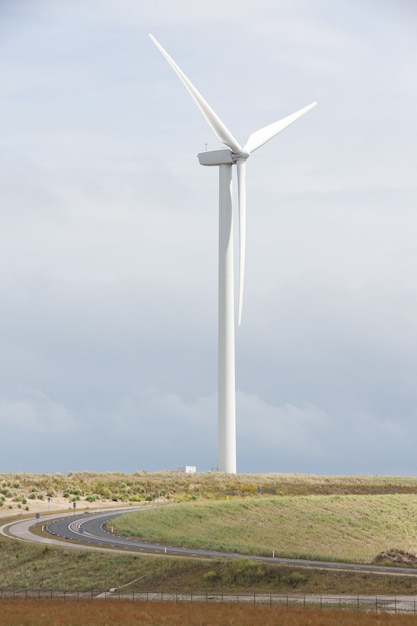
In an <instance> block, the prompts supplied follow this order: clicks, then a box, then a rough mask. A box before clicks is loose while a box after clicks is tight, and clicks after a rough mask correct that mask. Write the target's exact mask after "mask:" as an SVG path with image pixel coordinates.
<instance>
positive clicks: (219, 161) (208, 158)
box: [197, 148, 249, 166]
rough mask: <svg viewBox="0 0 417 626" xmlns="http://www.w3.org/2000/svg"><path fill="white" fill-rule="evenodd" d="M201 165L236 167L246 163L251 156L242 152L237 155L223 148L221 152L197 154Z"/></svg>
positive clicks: (213, 151) (207, 151)
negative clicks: (240, 163)
mask: <svg viewBox="0 0 417 626" xmlns="http://www.w3.org/2000/svg"><path fill="white" fill-rule="evenodd" d="M197 156H198V160H199V161H200V165H208V166H212V165H236V164H237V163H239V162H241V161H246V159H247V158H248V157H249V154H247V153H246V152H242V153H240V154H235V153H234V152H232V151H231V150H229V149H228V148H221V149H220V150H206V151H205V152H200V153H199V154H197Z"/></svg>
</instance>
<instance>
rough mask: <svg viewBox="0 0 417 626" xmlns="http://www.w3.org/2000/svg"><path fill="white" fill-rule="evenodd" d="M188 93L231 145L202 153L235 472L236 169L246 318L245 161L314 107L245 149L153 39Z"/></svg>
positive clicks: (222, 399)
mask: <svg viewBox="0 0 417 626" xmlns="http://www.w3.org/2000/svg"><path fill="white" fill-rule="evenodd" d="M149 36H150V38H151V40H152V41H153V43H154V44H155V45H156V47H157V48H158V49H159V50H160V52H161V53H162V54H163V56H164V57H165V58H166V60H167V61H168V63H169V64H170V65H171V67H172V69H173V70H174V71H175V72H176V74H177V75H178V76H179V78H180V79H181V81H182V82H183V84H184V85H185V87H186V88H187V89H188V91H189V92H190V94H191V96H192V98H193V99H194V101H195V102H196V104H197V106H198V108H199V109H200V111H201V112H202V114H203V115H204V117H205V118H206V120H207V122H208V123H209V125H210V126H211V128H212V130H213V131H214V133H215V135H216V136H217V138H218V139H219V140H220V141H221V142H222V143H223V144H225V145H226V146H227V148H223V149H221V150H209V151H206V152H201V153H200V154H199V155H198V159H199V161H200V163H201V165H210V166H213V165H215V166H217V167H218V168H219V186H220V189H219V305H218V306H219V322H218V323H219V330H218V333H219V334H218V341H219V344H218V470H219V471H221V472H228V473H230V474H235V473H236V401H235V394H236V392H235V321H234V276H233V225H232V165H236V167H237V179H238V201H239V308H238V324H239V325H240V322H241V318H242V298H243V281H244V268H245V240H246V159H247V158H248V157H249V155H250V154H252V152H254V151H255V150H257V149H258V148H260V147H261V146H263V145H264V144H265V143H266V142H267V141H269V140H270V139H272V138H273V137H275V135H277V134H278V133H280V132H281V131H282V130H284V128H287V126H289V125H290V124H292V123H293V122H295V120H298V118H299V117H301V116H302V115H304V114H305V113H307V111H310V109H312V108H313V107H315V106H316V104H317V103H316V102H312V103H311V104H309V105H308V106H306V107H304V108H302V109H300V110H299V111H296V112H295V113H292V114H291V115H288V116H287V117H284V118H283V119H281V120H279V121H278V122H274V123H273V124H270V125H269V126H265V127H264V128H261V129H260V130H257V131H256V132H254V133H252V135H250V137H249V139H248V141H247V142H246V144H245V145H244V146H243V147H242V146H241V145H240V144H239V142H238V141H236V139H235V138H234V137H233V135H232V133H231V132H230V131H229V130H228V128H226V126H225V125H224V124H223V122H222V121H221V120H220V119H219V117H218V116H217V115H216V113H215V112H214V111H213V109H212V108H211V107H210V105H209V104H208V103H207V102H206V101H205V100H204V98H203V96H202V95H201V94H200V93H199V91H197V89H196V88H195V87H194V85H193V84H192V83H191V81H190V80H189V79H188V78H187V77H186V76H185V74H184V73H183V72H182V71H181V69H180V68H179V67H178V65H177V64H176V63H175V61H174V60H173V59H172V58H171V57H170V56H169V54H168V53H167V52H166V50H164V48H163V47H162V46H161V44H160V43H159V42H158V41H157V40H156V39H155V37H153V36H152V35H149Z"/></svg>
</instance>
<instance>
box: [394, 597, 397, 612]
mask: <svg viewBox="0 0 417 626" xmlns="http://www.w3.org/2000/svg"><path fill="white" fill-rule="evenodd" d="M396 612H397V596H395V599H394V613H396Z"/></svg>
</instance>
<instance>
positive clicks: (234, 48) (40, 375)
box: [0, 0, 417, 475]
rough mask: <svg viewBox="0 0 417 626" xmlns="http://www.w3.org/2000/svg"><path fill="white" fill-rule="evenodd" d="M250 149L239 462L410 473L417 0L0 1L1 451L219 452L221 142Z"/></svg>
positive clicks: (22, 467) (22, 459)
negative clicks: (280, 123)
mask: <svg viewBox="0 0 417 626" xmlns="http://www.w3.org/2000/svg"><path fill="white" fill-rule="evenodd" d="M149 32H151V33H153V34H154V35H155V37H156V38H157V39H158V40H159V41H160V42H161V44H162V45H163V46H164V47H165V48H166V49H167V50H168V52H169V53H170V54H171V55H172V56H173V58H174V59H175V60H176V62H177V63H178V64H179V66H180V67H181V68H182V69H183V71H184V72H185V73H186V74H187V75H188V76H189V78H190V79H191V80H192V81H193V82H194V84H195V85H196V86H197V88H198V89H199V90H200V91H201V92H202V93H203V95H204V96H205V97H206V99H207V100H208V101H209V103H210V104H211V105H212V107H213V108H214V110H215V111H216V112H217V113H218V115H219V116H220V117H221V118H222V119H223V121H224V122H225V123H226V125H227V126H228V127H229V128H230V130H231V132H232V133H233V135H234V136H235V137H236V138H237V139H238V141H239V142H241V143H244V142H245V141H246V139H247V138H248V136H249V134H250V133H251V132H253V131H254V130H257V129H258V128H260V127H262V126H265V125H266V124H269V123H271V122H273V121H275V120H277V119H280V118H281V117H284V116H286V115H288V114H289V113H292V112H293V111H295V110H297V109H299V108H301V107H302V106H304V105H306V104H308V103H310V102H312V101H314V100H317V101H318V106H317V107H316V108H315V109H314V110H313V111H311V112H309V113H308V114H307V115H306V116H305V117H303V118H302V119H301V120H299V121H298V122H296V123H295V124H294V125H293V126H291V127H290V128H289V129H287V130H286V131H285V132H284V133H282V134H281V135H279V136H278V137H276V138H275V139H274V140H273V141H272V142H270V143H268V144H267V145H265V146H264V147H263V148H261V149H260V150H259V151H257V152H256V153H255V154H254V155H253V156H252V157H251V158H250V160H249V161H248V168H247V169H248V189H247V193H248V215H247V220H248V225H247V228H248V231H247V256H246V285H245V300H244V309H243V320H242V326H241V327H240V328H239V329H238V331H237V336H236V386H237V433H238V439H237V443H238V446H237V465H238V471H239V472H256V473H258V472H259V473H260V472H285V473H286V472H299V473H312V474H333V475H334V474H410V475H413V474H416V472H417V460H416V458H417V457H416V442H417V384H416V382H417V182H416V181H417V178H416V171H417V81H416V67H417V38H416V32H417V5H416V3H415V1H414V0H337V1H335V0H257V1H256V2H255V1H254V0H250V1H245V0H229V1H228V2H224V0H212V1H211V2H206V1H204V2H203V1H201V0H176V1H175V2H172V1H171V0H153V1H152V2H137V1H135V0H72V1H71V2H64V1H56V0H18V1H17V2H16V1H12V0H3V1H2V2H1V3H0V76H1V82H0V189H1V194H0V290H1V307H0V442H1V448H0V450H1V453H0V472H14V471H27V472H37V471H41V472H68V471H70V470H71V471H76V470H80V471H82V470H97V471H112V470H120V471H126V472H131V471H135V470H149V471H156V470H160V469H175V468H177V467H178V466H180V465H196V466H197V469H198V470H200V471H205V470H209V469H212V468H215V467H216V465H217V399H216V393H217V245H218V173H217V171H216V168H203V167H201V166H200V165H199V163H198V160H197V158H196V155H197V153H198V152H199V151H201V150H204V148H205V145H206V144H207V146H208V148H209V149H210V148H217V147H219V143H218V141H217V139H216V138H215V136H214V135H213V133H212V131H211V129H210V128H209V127H208V125H207V123H206V121H205V120H204V118H203V117H202V116H201V114H200V112H199V111H198V109H197V107H196V106H195V104H194V102H193V101H192V99H191V98H190V96H189V94H188V93H187V92H186V90H185V89H184V87H183V85H182V84H181V83H180V81H179V80H178V78H177V76H176V75H175V74H174V73H173V71H172V69H171V68H170V67H169V65H168V64H167V63H166V61H165V59H164V58H163V57H162V56H161V54H160V52H159V51H158V50H157V49H156V48H155V46H154V45H153V44H152V42H151V41H150V39H149V37H148V33H149Z"/></svg>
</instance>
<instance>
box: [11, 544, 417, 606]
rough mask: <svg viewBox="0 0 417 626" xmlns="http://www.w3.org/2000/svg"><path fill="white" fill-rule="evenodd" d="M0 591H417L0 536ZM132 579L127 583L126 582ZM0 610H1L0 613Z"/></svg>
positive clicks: (409, 580)
mask: <svg viewBox="0 0 417 626" xmlns="http://www.w3.org/2000/svg"><path fill="white" fill-rule="evenodd" d="M0 563H1V567H0V589H32V590H35V589H42V590H49V589H54V590H65V591H95V592H97V593H100V592H102V591H106V590H107V591H108V590H110V589H112V588H116V589H119V588H121V587H122V586H124V585H127V586H124V587H123V589H121V591H125V592H126V593H132V592H143V591H154V592H156V591H158V592H160V591H163V592H164V593H242V594H245V593H270V594H293V593H306V594H307V593H317V594H324V593H337V594H370V595H377V594H383V593H384V594H390V595H393V594H396V595H407V594H417V578H414V577H408V576H379V575H371V574H366V573H360V572H355V573H353V572H329V571H326V570H317V571H316V570H305V569H300V568H297V567H294V568H293V567H286V566H282V565H269V564H264V563H256V562H253V561H249V560H247V559H238V560H230V561H229V560H226V559H218V560H217V559H216V560H214V559H213V560H200V559H176V558H160V557H152V556H139V555H138V556H133V555H128V554H123V553H122V554H107V553H99V552H87V551H82V550H68V549H64V548H58V547H43V546H40V545H35V544H28V543H23V542H18V541H11V540H8V539H5V538H3V537H0ZM128 583H131V584H128ZM0 613H1V611H0Z"/></svg>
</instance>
